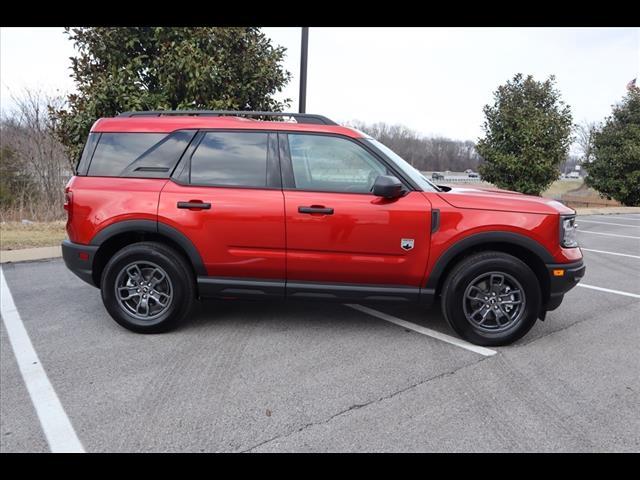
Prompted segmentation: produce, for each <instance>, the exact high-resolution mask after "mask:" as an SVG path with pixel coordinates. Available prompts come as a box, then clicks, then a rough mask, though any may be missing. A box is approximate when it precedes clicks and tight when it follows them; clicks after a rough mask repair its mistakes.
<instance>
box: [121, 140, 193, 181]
mask: <svg viewBox="0 0 640 480" xmlns="http://www.w3.org/2000/svg"><path fill="white" fill-rule="evenodd" d="M195 134H196V132H195V130H183V131H179V132H174V133H172V134H171V135H169V136H168V137H166V138H165V139H164V140H162V141H160V142H159V143H157V144H155V145H154V146H153V147H151V148H150V149H149V150H147V151H146V152H145V153H144V154H142V155H141V156H140V157H138V159H137V160H135V161H134V162H133V163H131V164H130V165H129V166H128V167H127V168H126V170H125V171H124V172H123V173H122V175H123V176H125V177H147V178H148V177H152V178H168V177H169V175H171V171H172V170H173V167H174V166H175V164H176V163H177V162H178V160H179V159H180V157H181V156H182V154H183V153H184V151H185V150H186V148H187V147H188V146H189V142H191V139H192V138H193V136H194V135H195Z"/></svg>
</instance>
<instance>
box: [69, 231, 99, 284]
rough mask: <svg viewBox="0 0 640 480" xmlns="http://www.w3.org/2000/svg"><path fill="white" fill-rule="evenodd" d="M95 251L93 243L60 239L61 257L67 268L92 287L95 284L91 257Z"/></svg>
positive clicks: (92, 257)
mask: <svg viewBox="0 0 640 480" xmlns="http://www.w3.org/2000/svg"><path fill="white" fill-rule="evenodd" d="M97 251H98V247H96V246H93V245H81V244H79V243H73V242H71V241H69V240H63V241H62V258H63V259H64V263H65V265H66V266H67V268H68V269H69V270H71V271H72V272H73V273H75V274H76V275H77V276H78V277H80V278H81V279H82V280H84V281H85V282H87V283H88V284H89V285H93V286H94V287H95V286H96V284H95V282H94V281H93V259H94V257H95V254H96V252H97Z"/></svg>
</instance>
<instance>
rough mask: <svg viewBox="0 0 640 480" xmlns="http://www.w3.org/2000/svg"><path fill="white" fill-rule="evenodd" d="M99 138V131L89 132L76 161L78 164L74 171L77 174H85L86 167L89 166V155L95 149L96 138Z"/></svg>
mask: <svg viewBox="0 0 640 480" xmlns="http://www.w3.org/2000/svg"><path fill="white" fill-rule="evenodd" d="M99 138H100V134H99V133H90V134H89V138H88V139H87V143H85V145H84V150H82V156H81V157H80V160H79V161H78V165H77V168H76V173H77V174H78V175H86V174H87V169H88V168H89V161H90V160H91V156H92V155H93V151H94V150H95V149H96V143H98V139H99Z"/></svg>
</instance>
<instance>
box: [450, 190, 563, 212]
mask: <svg viewBox="0 0 640 480" xmlns="http://www.w3.org/2000/svg"><path fill="white" fill-rule="evenodd" d="M438 195H439V196H440V198H442V199H443V200H444V201H445V202H447V203H448V204H450V205H453V206H454V207H456V208H471V209H475V210H499V211H503V212H524V213H541V214H558V213H561V214H572V213H575V211H574V210H573V209H571V208H569V207H567V206H565V205H563V204H562V203H560V202H558V201H556V200H552V199H550V198H542V197H536V196H534V195H524V194H522V193H518V192H512V191H510V190H500V189H498V188H480V187H473V188H471V187H453V188H451V190H449V191H448V192H441V193H439V194H438Z"/></svg>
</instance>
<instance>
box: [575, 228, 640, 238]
mask: <svg viewBox="0 0 640 480" xmlns="http://www.w3.org/2000/svg"><path fill="white" fill-rule="evenodd" d="M578 233H591V234H593V235H604V236H606V237H621V238H633V239H635V240H640V237H633V236H631V235H618V234H617V233H602V232H591V231H589V230H578Z"/></svg>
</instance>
